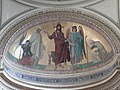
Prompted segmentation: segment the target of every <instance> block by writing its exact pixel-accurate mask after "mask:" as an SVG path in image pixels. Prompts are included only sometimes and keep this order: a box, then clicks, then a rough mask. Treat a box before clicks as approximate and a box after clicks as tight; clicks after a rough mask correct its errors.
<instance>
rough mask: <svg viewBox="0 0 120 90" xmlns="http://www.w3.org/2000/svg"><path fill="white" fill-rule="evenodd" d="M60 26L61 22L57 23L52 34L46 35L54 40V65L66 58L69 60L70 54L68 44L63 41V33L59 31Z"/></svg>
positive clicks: (64, 60)
mask: <svg viewBox="0 0 120 90" xmlns="http://www.w3.org/2000/svg"><path fill="white" fill-rule="evenodd" d="M61 29H62V26H61V24H57V26H56V31H55V32H53V34H52V35H49V34H48V33H47V32H46V33H47V35H48V38H49V39H54V42H55V66H56V67H57V65H59V64H60V63H63V62H66V60H68V61H70V54H69V44H68V42H65V40H66V39H65V37H64V33H63V32H62V31H61Z"/></svg>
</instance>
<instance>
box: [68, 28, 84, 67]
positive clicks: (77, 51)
mask: <svg viewBox="0 0 120 90" xmlns="http://www.w3.org/2000/svg"><path fill="white" fill-rule="evenodd" d="M68 41H69V44H70V60H71V64H72V65H74V64H77V63H80V61H81V60H82V59H83V52H84V47H83V46H84V37H83V36H82V35H81V34H80V33H79V32H77V27H76V26H73V27H72V32H71V33H70V35H69V40H68Z"/></svg>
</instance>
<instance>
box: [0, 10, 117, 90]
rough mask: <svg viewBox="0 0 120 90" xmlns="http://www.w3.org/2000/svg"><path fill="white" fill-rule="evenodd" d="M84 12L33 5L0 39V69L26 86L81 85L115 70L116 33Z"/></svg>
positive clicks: (98, 79) (93, 81) (108, 74)
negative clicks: (0, 63)
mask: <svg viewBox="0 0 120 90" xmlns="http://www.w3.org/2000/svg"><path fill="white" fill-rule="evenodd" d="M89 15H91V14H87V13H85V12H84V11H77V12H76V11H74V10H73V11H66V10H65V11H64V10H61V9H60V10H59V11H46V12H40V11H38V10H37V11H33V13H30V14H27V15H26V17H21V18H20V19H18V20H16V21H15V23H12V24H11V25H10V28H8V33H6V35H5V36H4V39H3V40H2V41H1V43H3V44H2V45H1V46H0V48H1V51H0V52H1V53H3V59H4V65H3V67H4V70H5V72H6V73H7V74H8V75H9V76H10V77H12V78H15V79H16V80H17V81H20V82H23V83H25V84H27V85H29V84H30V85H31V86H30V87H32V86H36V87H37V86H38V87H39V86H43V87H44V86H47V87H56V88H58V87H62V88H63V87H67V88H70V87H83V88H86V85H88V86H89V87H91V84H93V85H96V83H97V84H99V81H101V80H103V79H106V78H108V77H109V76H110V75H111V74H112V73H113V71H114V70H115V69H114V68H115V64H116V58H115V55H116V52H117V49H116V48H118V47H117V46H116V42H117V38H116V37H115V35H113V33H111V32H112V29H111V28H110V27H108V26H107V25H104V23H102V21H99V20H97V19H95V18H93V17H91V16H89ZM16 22H17V23H16ZM57 24H61V25H62V26H60V27H61V28H62V30H56V27H55V26H56V25H57ZM58 26H59V25H58ZM73 26H74V28H73ZM38 28H39V29H38ZM74 29H75V30H74ZM76 29H77V31H76ZM48 33H49V35H48ZM115 41H116V42H115ZM75 48H77V49H75Z"/></svg>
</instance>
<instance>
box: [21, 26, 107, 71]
mask: <svg viewBox="0 0 120 90" xmlns="http://www.w3.org/2000/svg"><path fill="white" fill-rule="evenodd" d="M77 29H78V30H77ZM43 31H44V33H46V35H47V37H48V38H49V39H50V40H52V39H54V43H55V51H54V52H53V53H54V54H53V56H52V55H50V56H49V63H50V60H51V57H53V60H52V61H53V62H54V63H55V68H54V70H57V68H58V67H59V66H62V63H64V64H66V62H70V63H71V66H72V69H73V66H74V65H76V66H77V63H80V61H82V59H83V58H85V59H86V60H88V52H87V50H85V44H86V45H87V42H86V41H85V40H86V38H87V36H84V32H83V29H82V27H81V26H79V27H77V26H72V30H70V28H68V29H67V30H66V37H65V36H64V33H63V32H62V25H61V24H57V25H56V30H55V31H54V32H53V33H52V34H51V35H50V34H49V33H48V32H47V31H45V30H43ZM40 32H41V29H40V28H38V29H37V30H36V32H34V33H33V34H32V35H31V37H30V39H29V40H26V42H25V44H22V42H23V41H24V39H25V37H22V38H21V40H20V42H19V45H20V46H21V48H22V49H23V54H22V58H21V59H20V61H19V62H20V63H21V64H22V65H37V64H38V61H39V60H40V59H41V58H42V57H43V52H44V51H45V50H46V48H45V45H44V44H43V41H42V35H41V33H40ZM90 44H91V49H94V48H97V50H96V52H98V53H99V57H100V58H101V60H106V59H107V52H106V50H105V48H104V46H103V45H102V44H101V43H100V42H99V41H93V40H91V42H90ZM51 53H52V51H51Z"/></svg>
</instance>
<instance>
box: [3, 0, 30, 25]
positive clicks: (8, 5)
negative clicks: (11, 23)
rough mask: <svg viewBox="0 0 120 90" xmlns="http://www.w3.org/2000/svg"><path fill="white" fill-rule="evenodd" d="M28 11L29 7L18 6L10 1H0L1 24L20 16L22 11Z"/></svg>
mask: <svg viewBox="0 0 120 90" xmlns="http://www.w3.org/2000/svg"><path fill="white" fill-rule="evenodd" d="M28 9H30V7H28V6H25V5H22V4H18V3H16V2H13V1H12V0H2V22H1V23H2V24H3V23H5V22H6V21H7V20H9V19H10V18H12V17H14V16H16V15H18V14H20V13H21V12H23V11H26V10H28Z"/></svg>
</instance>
